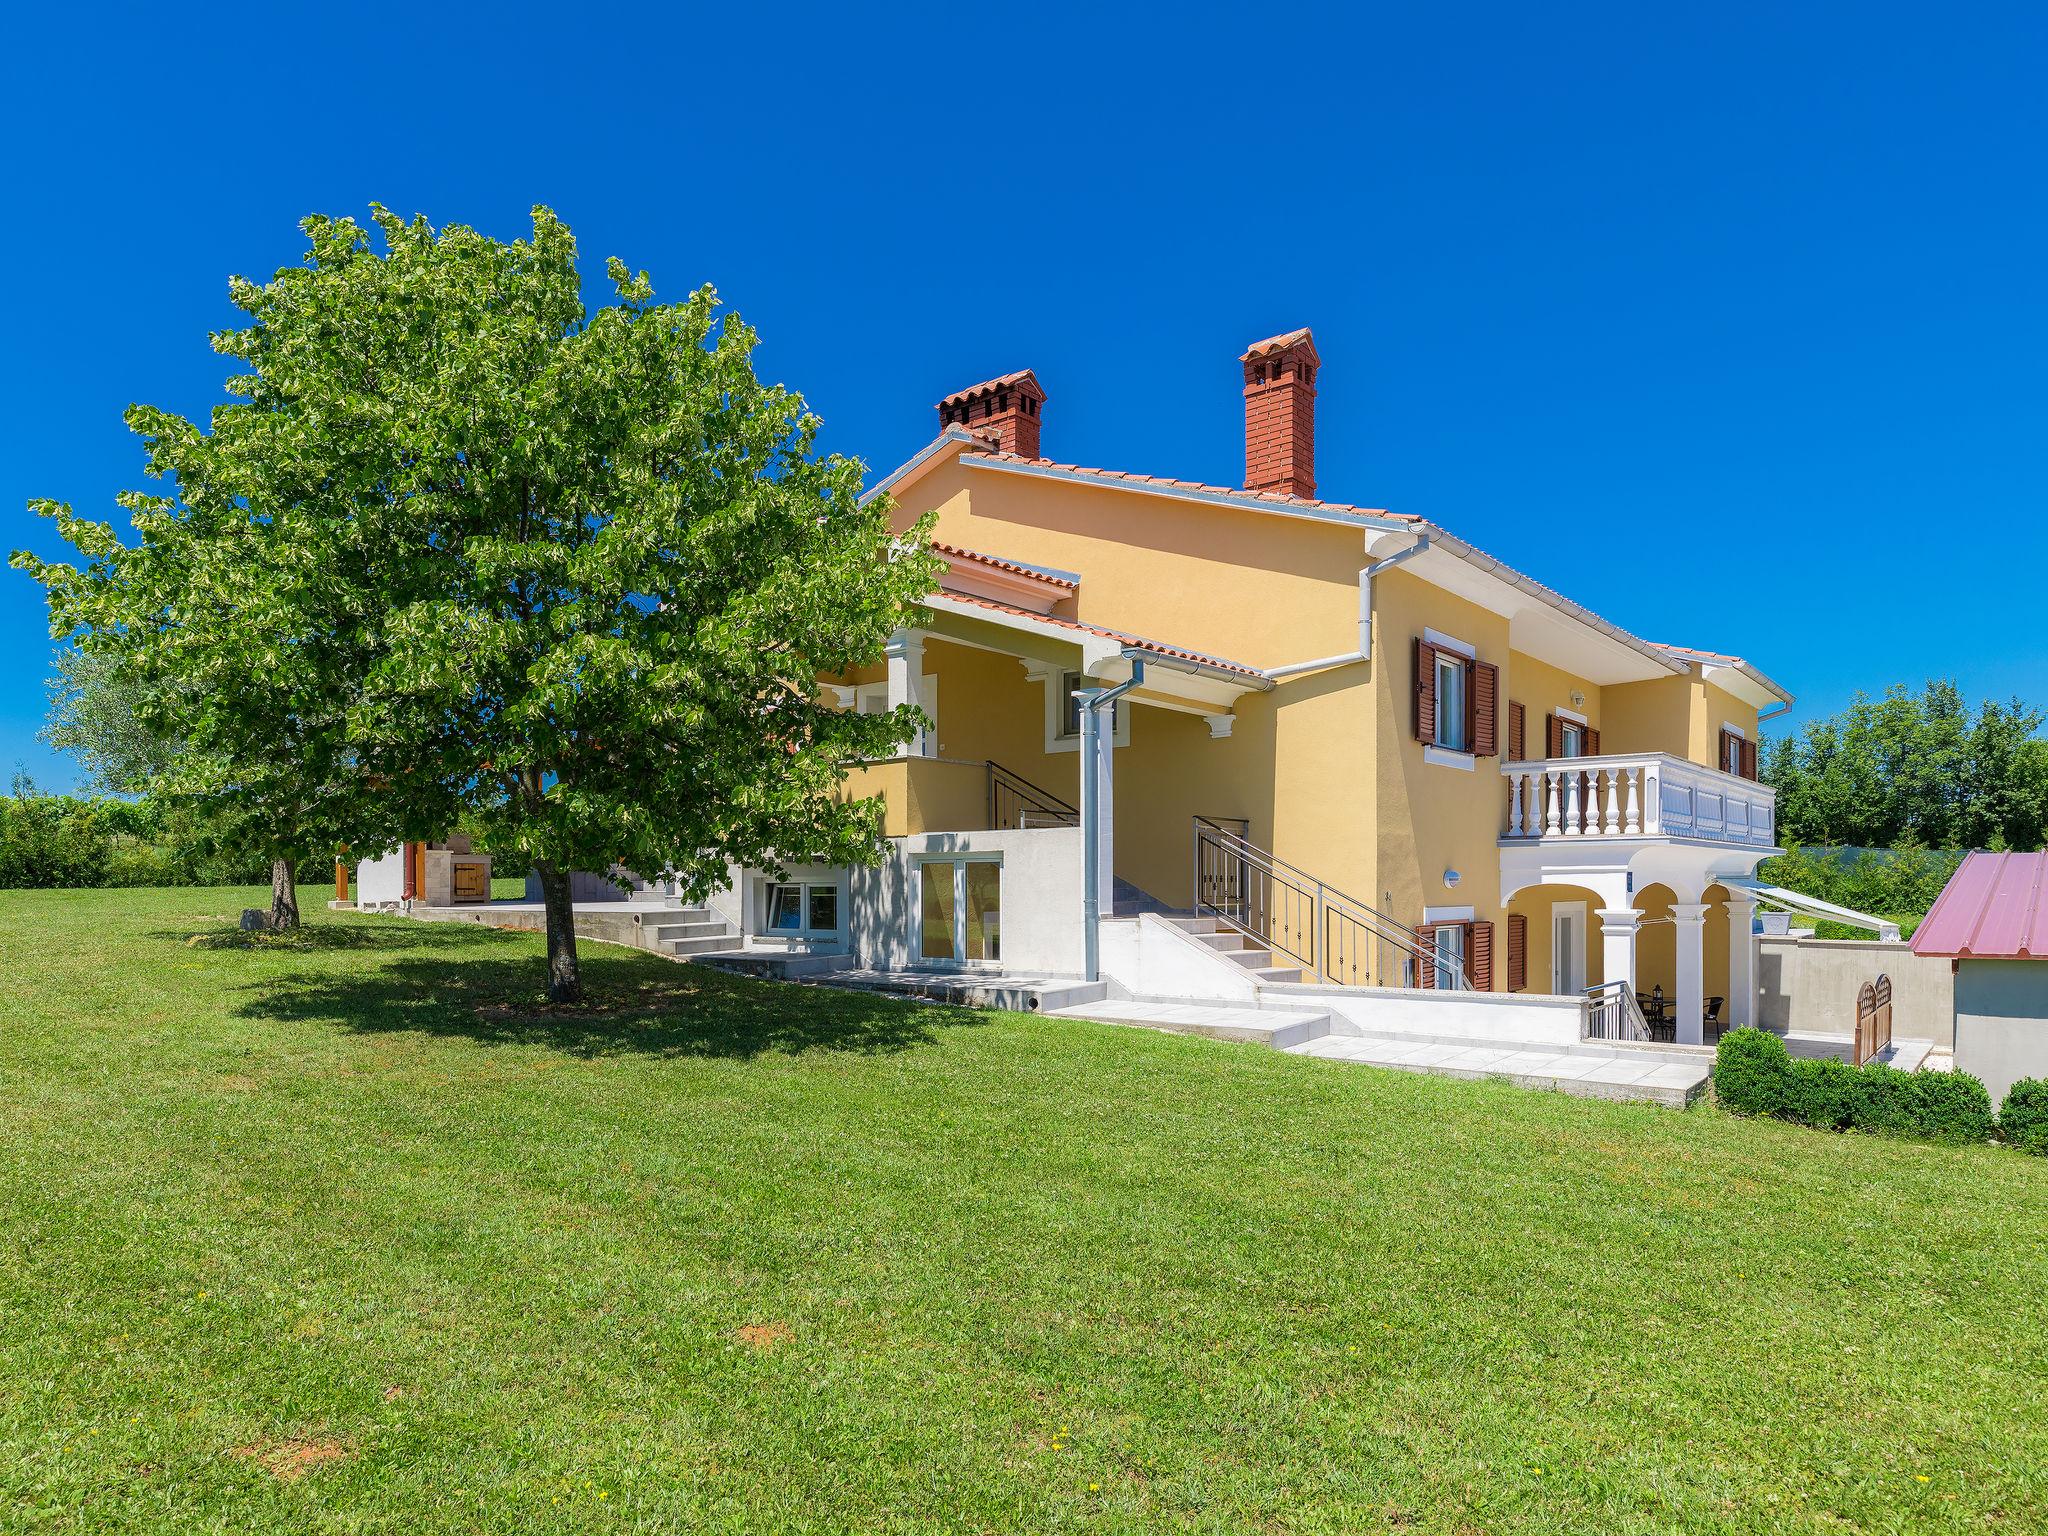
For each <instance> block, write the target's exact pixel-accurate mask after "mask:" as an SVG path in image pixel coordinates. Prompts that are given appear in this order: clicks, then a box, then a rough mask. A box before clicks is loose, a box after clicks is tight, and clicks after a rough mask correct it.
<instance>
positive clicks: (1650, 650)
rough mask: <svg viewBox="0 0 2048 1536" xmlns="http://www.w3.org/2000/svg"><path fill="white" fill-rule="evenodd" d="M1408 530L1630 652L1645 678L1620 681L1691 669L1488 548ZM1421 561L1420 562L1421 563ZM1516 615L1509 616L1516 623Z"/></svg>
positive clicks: (1438, 532)
mask: <svg viewBox="0 0 2048 1536" xmlns="http://www.w3.org/2000/svg"><path fill="white" fill-rule="evenodd" d="M1409 526H1411V527H1413V528H1415V529H1416V530H1417V531H1419V532H1422V533H1426V534H1427V535H1428V537H1429V540H1430V543H1431V545H1432V546H1433V547H1434V549H1436V550H1440V551H1441V552H1442V554H1443V555H1444V556H1446V557H1448V558H1451V559H1455V560H1457V561H1459V562H1460V563H1462V564H1463V565H1465V566H1466V567H1468V568H1469V569H1471V570H1474V571H1476V572H1478V573H1480V574H1481V575H1482V576H1485V577H1489V578H1491V579H1492V580H1494V581H1496V582H1498V583H1500V584H1501V585H1502V586H1505V587H1507V588H1509V589H1510V590H1512V591H1514V592H1515V593H1517V594H1519V595H1520V596H1521V597H1522V598H1524V599H1527V600H1529V601H1531V602H1533V603H1534V604H1536V605H1537V606H1538V607H1539V608H1540V609H1542V610H1543V611H1545V612H1546V613H1548V614H1550V615H1552V616H1554V617H1555V618H1556V619H1557V620H1559V621H1562V622H1564V623H1566V624H1568V625H1570V626H1572V627H1574V628H1576V629H1578V630H1580V631H1582V632H1583V633H1585V634H1586V635H1588V636H1590V637H1593V638H1594V639H1596V641H1598V642H1600V643H1602V644H1604V645H1605V646H1607V647H1610V648H1614V649H1615V650H1616V651H1617V654H1618V653H1619V652H1627V653H1629V662H1628V664H1629V665H1631V666H1633V667H1634V668H1636V669H1637V670H1638V671H1639V672H1640V674H1641V675H1640V676H1638V677H1633V678H1616V679H1615V680H1616V681H1648V680H1652V679H1655V678H1658V677H1667V676H1683V675H1685V673H1686V672H1687V671H1689V670H1690V669H1689V668H1688V667H1687V666H1686V664H1685V663H1684V662H1682V661H1679V660H1677V659H1676V658H1675V657H1673V656H1671V655H1670V654H1669V653H1668V652H1666V651H1664V650H1662V649H1661V648H1659V647H1657V646H1655V645H1652V644H1651V643H1650V642H1649V641H1647V640H1641V639H1638V638H1637V637H1636V636H1634V635H1632V634H1630V633H1629V632H1628V631H1627V630H1625V629H1623V628H1622V627H1621V626H1620V625H1618V624H1615V623H1613V622H1611V621H1610V620H1607V619H1603V618H1601V617H1600V615H1599V614H1597V613H1594V612H1593V611H1592V610H1591V609H1590V608H1583V607H1581V606H1580V605H1579V604H1577V603H1575V602H1573V601H1572V600H1571V599H1570V598H1568V597H1566V596H1564V595H1563V594H1562V593H1558V592H1553V591H1551V590H1550V588H1548V587H1546V586H1544V585H1543V584H1542V583H1541V582H1539V581H1537V580H1535V579H1534V578H1533V577H1529V576H1524V575H1523V574H1522V573H1521V572H1520V571H1518V570H1516V569H1515V568H1514V567H1513V566H1511V565H1508V564H1506V563H1504V562H1503V561H1500V560H1496V559H1495V558H1494V557H1493V556H1492V555H1489V554H1487V553H1486V551H1484V550H1483V549H1479V548H1477V547H1476V546H1474V545H1471V544H1468V543H1466V542H1465V541H1464V540H1463V539H1461V538H1459V537H1458V536H1457V535H1456V534H1453V533H1449V532H1447V531H1445V530H1444V529H1443V528H1441V527H1439V526H1438V525H1437V524H1435V523H1430V522H1423V523H1419V524H1411V525H1409ZM1429 558H1430V556H1428V555H1424V556H1423V557H1422V560H1423V561H1425V562H1426V561H1427V560H1428V559H1429ZM1421 563H1422V562H1418V565H1420V564H1421ZM1418 574H1422V575H1424V576H1425V579H1426V572H1423V571H1418ZM1512 617H1513V615H1512V614H1510V618H1511V619H1512ZM1645 664H1646V665H1645ZM1591 681H1599V680H1598V679H1591Z"/></svg>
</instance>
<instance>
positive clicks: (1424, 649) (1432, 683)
mask: <svg viewBox="0 0 2048 1536" xmlns="http://www.w3.org/2000/svg"><path fill="white" fill-rule="evenodd" d="M1415 739H1416V740H1417V741H1422V742H1431V741H1435V740H1436V647H1435V646H1433V645H1431V644H1430V643H1429V642H1428V641H1427V640H1424V639H1423V638H1422V637H1421V636H1419V635H1418V636H1417V637H1416V640H1415Z"/></svg>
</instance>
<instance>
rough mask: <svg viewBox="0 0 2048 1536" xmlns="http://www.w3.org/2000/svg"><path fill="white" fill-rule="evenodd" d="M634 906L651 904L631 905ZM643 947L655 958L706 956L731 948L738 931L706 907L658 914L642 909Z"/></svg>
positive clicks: (736, 939) (670, 910)
mask: <svg viewBox="0 0 2048 1536" xmlns="http://www.w3.org/2000/svg"><path fill="white" fill-rule="evenodd" d="M632 905H634V906H636V907H643V908H644V907H645V906H647V905H652V904H651V903H641V902H634V903H632ZM640 932H641V934H642V941H641V943H642V947H643V948H645V949H650V950H652V951H654V953H656V954H658V955H674V956H676V957H678V958H681V957H683V956H687V955H707V954H712V953H715V952H716V951H718V950H722V949H731V948H733V946H734V945H736V944H738V943H739V941H740V936H739V931H738V930H737V929H735V928H734V927H733V925H732V924H731V923H729V922H727V921H726V920H725V919H724V918H722V917H720V916H719V915H718V914H717V913H716V912H713V911H712V910H711V909H710V908H709V907H676V908H673V909H666V908H665V909H662V910H661V911H660V912H659V915H656V914H655V913H652V912H645V911H644V910H643V912H642V914H641V916H640Z"/></svg>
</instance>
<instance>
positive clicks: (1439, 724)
mask: <svg viewBox="0 0 2048 1536" xmlns="http://www.w3.org/2000/svg"><path fill="white" fill-rule="evenodd" d="M1422 638H1423V639H1424V640H1426V641H1428V642H1429V643H1430V644H1431V645H1433V646H1435V647H1436V648H1437V649H1438V650H1440V651H1449V652H1450V653H1451V654H1452V655H1454V656H1462V657H1464V658H1465V690H1466V692H1467V693H1468V694H1469V693H1470V691H1471V688H1472V663H1473V662H1475V661H1477V660H1478V659H1479V650H1478V647H1476V646H1474V645H1473V644H1472V642H1471V641H1469V640H1460V639H1459V638H1458V637H1457V636H1456V635H1447V634H1445V633H1444V632H1443V631H1442V630H1437V629H1428V628H1425V629H1424V630H1423V631H1422ZM1436 703H1437V709H1436V728H1437V731H1438V733H1439V734H1441V733H1442V731H1443V728H1444V708H1443V703H1444V699H1443V690H1442V688H1441V687H1439V688H1438V689H1437V699H1436ZM1460 723H1461V726H1462V722H1460ZM1422 760H1423V761H1424V762H1425V763H1429V764H1431V765H1433V766H1435V767H1438V768H1456V769H1459V770H1461V771H1462V772H1465V773H1471V772H1473V771H1475V770H1476V769H1477V768H1478V766H1479V759H1478V757H1477V756H1475V755H1474V753H1473V751H1472V743H1471V742H1469V741H1468V742H1466V743H1465V745H1464V746H1463V747H1447V746H1445V745H1443V744H1442V743H1441V742H1437V741H1425V742H1424V743H1423V744H1422ZM1445 921H1446V922H1448V921H1451V919H1448V918H1446V919H1445Z"/></svg>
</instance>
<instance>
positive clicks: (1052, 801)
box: [985, 758, 1081, 831]
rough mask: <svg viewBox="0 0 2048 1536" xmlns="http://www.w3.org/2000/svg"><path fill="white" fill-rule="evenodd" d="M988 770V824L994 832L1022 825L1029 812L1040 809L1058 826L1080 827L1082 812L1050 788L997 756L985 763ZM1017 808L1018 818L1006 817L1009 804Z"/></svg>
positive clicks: (1039, 810)
mask: <svg viewBox="0 0 2048 1536" xmlns="http://www.w3.org/2000/svg"><path fill="white" fill-rule="evenodd" d="M985 766H986V768H987V771H988V824H989V827H990V829H991V830H993V831H1003V830H1006V829H1009V828H1013V827H1015V828H1021V827H1022V826H1023V817H1024V813H1025V812H1026V811H1038V812H1040V813H1041V814H1043V815H1044V816H1045V817H1046V818H1048V819H1049V820H1050V821H1052V822H1053V824H1054V825H1057V826H1066V827H1072V826H1078V825H1079V824H1080V820H1081V813H1080V812H1079V811H1077V810H1075V809H1074V807H1072V806H1071V805H1069V804H1067V802H1066V801H1064V800H1062V799H1061V798H1060V797H1059V796H1058V795H1055V794H1054V793H1053V792H1052V791H1051V790H1049V789H1042V788H1040V787H1039V786H1038V785H1036V784H1034V783H1032V782H1031V781H1030V780H1029V779H1027V778H1025V777H1024V775H1023V774H1021V773H1017V772H1015V771H1013V770H1011V769H1008V768H1005V767H1004V766H1003V765H1002V764H1001V763H999V762H997V761H996V760H995V759H994V758H989V759H987V760H986V762H985ZM1006 796H1007V797H1008V801H1010V802H1015V804H1016V806H1017V807H1018V809H1017V812H1016V816H1017V819H1016V820H1015V821H1014V822H1012V821H1010V820H1008V819H1007V815H1008V811H1009V808H1010V807H1009V805H1008V803H1007V802H1006V799H1005V797H1006Z"/></svg>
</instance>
